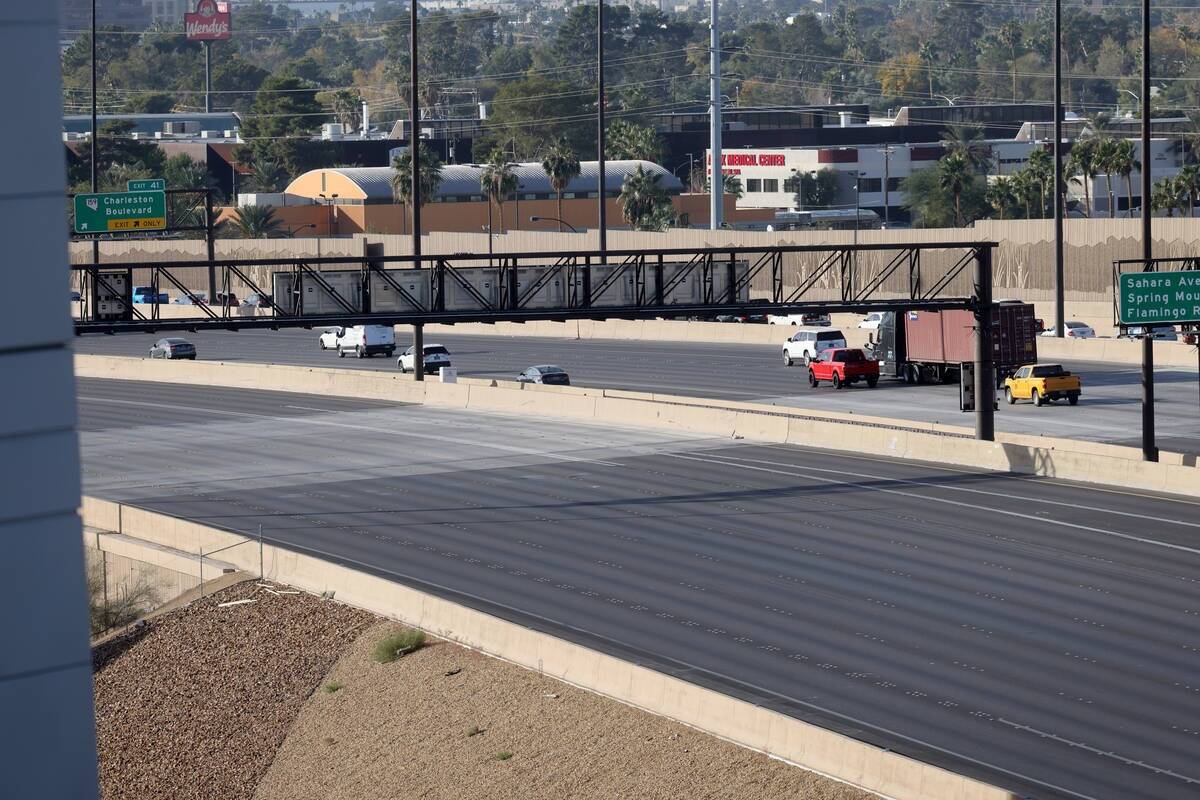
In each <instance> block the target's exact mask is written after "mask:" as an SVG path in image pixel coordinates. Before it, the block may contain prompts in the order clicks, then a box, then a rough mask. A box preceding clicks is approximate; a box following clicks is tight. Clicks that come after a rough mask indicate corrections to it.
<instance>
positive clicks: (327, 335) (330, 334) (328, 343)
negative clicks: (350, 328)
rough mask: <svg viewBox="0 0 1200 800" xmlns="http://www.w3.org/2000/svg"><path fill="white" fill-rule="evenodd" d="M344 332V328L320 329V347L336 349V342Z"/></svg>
mask: <svg viewBox="0 0 1200 800" xmlns="http://www.w3.org/2000/svg"><path fill="white" fill-rule="evenodd" d="M345 333H346V329H345V328H326V329H325V330H323V331H321V340H320V341H321V349H322V350H337V346H338V342H339V341H341V338H342V336H344V335H345Z"/></svg>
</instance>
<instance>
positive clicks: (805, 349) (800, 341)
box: [783, 328, 846, 367]
mask: <svg viewBox="0 0 1200 800" xmlns="http://www.w3.org/2000/svg"><path fill="white" fill-rule="evenodd" d="M845 346H846V337H845V336H844V335H843V334H842V332H841V331H840V330H838V329H837V328H805V329H803V330H799V331H796V332H795V333H793V334H792V336H791V338H790V339H788V340H787V341H786V342H784V343H783V364H784V366H785V367H790V366H791V365H792V364H793V363H794V362H796V361H802V362H804V363H805V364H806V365H807V364H809V363H810V362H812V361H813V360H815V359H816V357H817V356H819V355H820V354H821V353H823V352H825V351H826V350H832V349H834V348H835V347H845Z"/></svg>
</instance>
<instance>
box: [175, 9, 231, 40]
mask: <svg viewBox="0 0 1200 800" xmlns="http://www.w3.org/2000/svg"><path fill="white" fill-rule="evenodd" d="M183 26H184V29H185V30H186V31H187V38H188V41H189V42H211V41H216V40H218V39H228V38H229V32H230V30H231V27H232V26H231V22H230V15H229V3H218V2H217V1H216V0H198V2H197V3H196V10H195V11H194V12H193V11H189V12H187V13H185V14H184V15H183Z"/></svg>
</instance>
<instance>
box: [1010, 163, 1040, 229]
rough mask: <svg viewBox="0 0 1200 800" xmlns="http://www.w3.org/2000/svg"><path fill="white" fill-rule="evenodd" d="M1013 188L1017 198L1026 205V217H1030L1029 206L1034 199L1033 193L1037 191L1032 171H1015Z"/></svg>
mask: <svg viewBox="0 0 1200 800" xmlns="http://www.w3.org/2000/svg"><path fill="white" fill-rule="evenodd" d="M1012 188H1013V192H1014V193H1015V194H1016V196H1017V200H1018V201H1019V202H1021V203H1022V204H1024V206H1025V219H1029V214H1030V211H1029V207H1030V205H1031V201H1032V200H1033V195H1034V193H1035V192H1036V191H1037V188H1036V187H1035V185H1034V180H1033V175H1032V173H1030V171H1029V170H1028V169H1022V170H1018V171H1017V172H1014V173H1013V176H1012Z"/></svg>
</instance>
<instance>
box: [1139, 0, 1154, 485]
mask: <svg viewBox="0 0 1200 800" xmlns="http://www.w3.org/2000/svg"><path fill="white" fill-rule="evenodd" d="M1152 163H1153V162H1152V160H1151V158H1150V0H1142V270H1143V271H1149V270H1150V268H1151V263H1150V259H1151V258H1153V257H1154V239H1153V223H1152V222H1151V218H1150V178H1151V175H1150V171H1151V164H1152ZM1142 458H1144V459H1145V460H1146V461H1158V446H1157V445H1156V444H1155V441H1154V339H1153V338H1152V337H1151V336H1150V331H1149V329H1148V328H1146V327H1143V330H1142Z"/></svg>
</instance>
